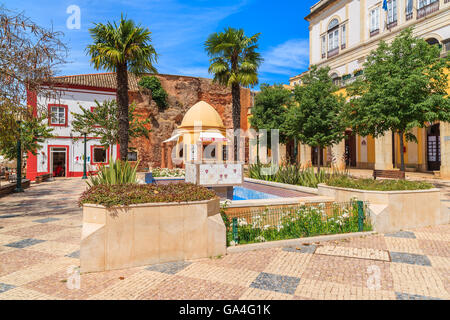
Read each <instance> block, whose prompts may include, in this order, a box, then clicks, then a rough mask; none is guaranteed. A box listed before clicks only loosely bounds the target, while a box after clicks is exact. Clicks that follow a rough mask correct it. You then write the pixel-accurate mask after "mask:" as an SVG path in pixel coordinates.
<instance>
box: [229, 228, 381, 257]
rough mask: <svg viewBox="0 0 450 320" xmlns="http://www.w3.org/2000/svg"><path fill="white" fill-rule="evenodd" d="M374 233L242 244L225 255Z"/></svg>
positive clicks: (374, 232) (365, 234)
mask: <svg viewBox="0 0 450 320" xmlns="http://www.w3.org/2000/svg"><path fill="white" fill-rule="evenodd" d="M376 233H377V232H376V231H365V232H353V233H341V234H331V235H324V236H316V237H308V238H298V239H289V240H278V241H270V242H261V243H251V244H243V245H238V246H235V247H228V248H227V254H228V253H238V252H246V251H253V250H261V249H269V248H281V247H295V246H300V245H302V244H304V243H313V242H323V241H333V240H342V239H347V238H355V237H363V236H369V235H373V234H376Z"/></svg>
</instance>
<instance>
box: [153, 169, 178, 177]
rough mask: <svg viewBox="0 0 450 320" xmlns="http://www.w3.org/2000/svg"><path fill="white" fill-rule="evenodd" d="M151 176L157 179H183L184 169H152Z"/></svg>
mask: <svg viewBox="0 0 450 320" xmlns="http://www.w3.org/2000/svg"><path fill="white" fill-rule="evenodd" d="M152 175H153V177H154V178H157V177H184V169H179V168H174V169H168V168H153V169H152Z"/></svg>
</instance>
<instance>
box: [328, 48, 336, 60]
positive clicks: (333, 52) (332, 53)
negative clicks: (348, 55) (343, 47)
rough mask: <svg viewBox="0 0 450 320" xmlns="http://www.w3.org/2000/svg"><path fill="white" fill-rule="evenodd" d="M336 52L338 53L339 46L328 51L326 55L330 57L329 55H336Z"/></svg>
mask: <svg viewBox="0 0 450 320" xmlns="http://www.w3.org/2000/svg"><path fill="white" fill-rule="evenodd" d="M338 54H339V47H337V48H335V49H333V50H330V51H328V54H327V57H328V58H331V57H334V56H337V55H338Z"/></svg>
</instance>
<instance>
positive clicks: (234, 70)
mask: <svg viewBox="0 0 450 320" xmlns="http://www.w3.org/2000/svg"><path fill="white" fill-rule="evenodd" d="M259 36H260V33H257V34H255V35H253V36H251V37H247V36H246V35H245V34H244V30H243V29H239V30H238V29H234V28H228V29H225V30H224V31H223V32H219V33H213V34H211V35H210V36H209V37H208V39H207V40H206V42H205V50H206V52H207V53H208V55H209V57H210V58H211V59H210V63H211V64H210V66H209V72H210V73H211V74H213V75H214V81H215V82H218V83H220V84H223V85H226V86H229V87H231V95H232V100H233V101H232V117H233V127H234V130H238V129H240V128H241V91H240V86H243V87H249V86H253V85H255V84H258V68H259V66H260V64H261V62H262V61H263V59H262V58H261V55H260V54H259V53H258V52H256V50H257V49H258V39H259ZM238 141H239V134H237V135H236V136H235V143H234V158H235V159H236V160H237V159H238V143H237V142H238Z"/></svg>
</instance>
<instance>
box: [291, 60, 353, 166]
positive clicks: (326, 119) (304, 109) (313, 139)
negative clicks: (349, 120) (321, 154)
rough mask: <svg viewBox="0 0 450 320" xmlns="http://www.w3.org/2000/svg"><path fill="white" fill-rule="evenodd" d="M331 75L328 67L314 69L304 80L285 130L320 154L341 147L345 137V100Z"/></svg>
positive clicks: (312, 67)
mask: <svg viewBox="0 0 450 320" xmlns="http://www.w3.org/2000/svg"><path fill="white" fill-rule="evenodd" d="M329 71H330V68H329V67H325V68H320V69H319V68H317V66H315V65H313V66H311V69H310V70H309V72H308V73H307V74H306V75H305V76H304V77H303V78H302V82H303V85H301V86H296V87H295V90H294V99H295V101H296V102H297V103H296V104H295V105H294V106H293V107H291V108H290V109H289V114H288V116H287V121H286V126H285V128H286V129H285V130H286V134H287V135H289V136H295V137H297V138H298V139H299V141H301V142H302V143H303V144H307V145H310V146H311V147H318V148H319V150H321V149H323V148H325V147H328V146H331V145H333V144H336V143H339V142H340V141H342V139H344V137H345V128H346V125H345V121H343V120H344V119H343V111H344V106H345V99H344V97H343V96H342V95H336V93H335V91H336V90H337V87H336V86H335V85H334V84H333V81H332V80H331V78H330V76H329V75H328V73H329ZM318 171H319V172H320V161H319V165H318Z"/></svg>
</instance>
